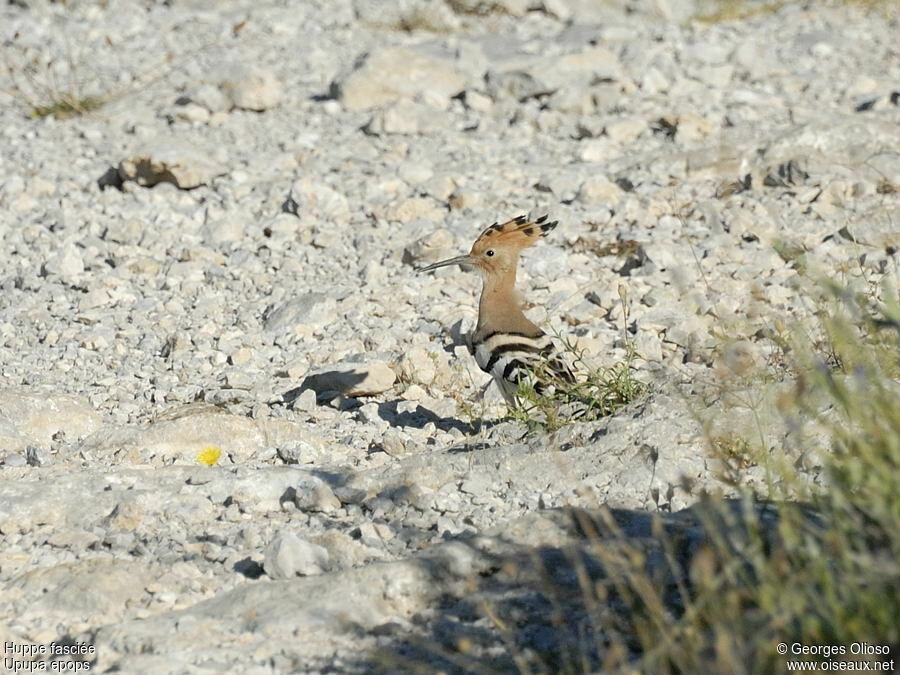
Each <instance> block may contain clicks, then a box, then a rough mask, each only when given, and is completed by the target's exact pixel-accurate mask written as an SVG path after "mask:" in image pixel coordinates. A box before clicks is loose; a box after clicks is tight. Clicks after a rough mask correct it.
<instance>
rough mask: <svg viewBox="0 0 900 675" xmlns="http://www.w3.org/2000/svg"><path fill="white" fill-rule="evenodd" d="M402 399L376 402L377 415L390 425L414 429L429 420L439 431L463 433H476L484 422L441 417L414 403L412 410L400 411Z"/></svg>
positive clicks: (419, 427)
mask: <svg viewBox="0 0 900 675" xmlns="http://www.w3.org/2000/svg"><path fill="white" fill-rule="evenodd" d="M402 402H404V401H403V399H394V400H393V401H385V402H384V403H379V404H378V415H379V417H381V419H383V420H384V421H385V422H387V423H388V424H390V425H391V426H392V427H412V428H414V429H422V428H424V427H425V425H426V424H428V423H429V422H430V423H432V424H434V426H435V427H437V428H438V429H440V430H441V431H450V430H451V429H457V430H459V431H461V432H462V433H464V434H472V433H477V431H478V429H479V428H480V426H482V425H483V424H484V422H479V423H474V424H473V423H469V422H463V421H462V420H459V419H457V418H455V417H441V416H440V415H438V414H437V413H436V412H434V411H433V410H429V409H428V408H426V407H424V406H422V405H416V407H415V409H414V410H404V411H402V412H401V411H400V403H402Z"/></svg>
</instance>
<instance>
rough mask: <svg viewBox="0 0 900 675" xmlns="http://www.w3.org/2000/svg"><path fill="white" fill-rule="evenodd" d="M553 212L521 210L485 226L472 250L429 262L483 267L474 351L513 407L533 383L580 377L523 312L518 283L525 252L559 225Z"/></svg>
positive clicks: (540, 387) (539, 388)
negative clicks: (549, 217) (549, 216)
mask: <svg viewBox="0 0 900 675" xmlns="http://www.w3.org/2000/svg"><path fill="white" fill-rule="evenodd" d="M557 223H558V221H556V220H554V221H550V222H547V216H541V217H540V218H538V219H537V220H530V219H529V218H528V217H527V216H519V217H518V218H513V219H512V220H510V221H508V222H505V223H502V224H499V223H494V224H493V225H491V226H490V227H488V228H487V229H486V230H484V232H482V233H481V234H480V235H479V237H478V238H477V239H476V240H475V243H474V244H473V245H472V250H471V251H469V254H468V255H461V256H457V257H456V258H450V259H449V260H442V261H440V262H436V263H434V264H433V265H429V266H427V267H423V268H422V269H421V270H419V271H420V272H428V271H431V270H434V269H437V268H439V267H446V266H448V265H471V266H473V267H475V269H477V270H478V271H479V272H480V273H481V279H482V288H481V300H480V301H479V303H478V323H477V325H476V326H475V331H474V332H473V333H472V334H471V336H470V339H469V341H468V342H469V352H470V353H471V354H472V355H473V356H474V357H475V361H476V362H477V363H478V366H479V367H480V368H481V369H482V370H483V371H485V372H486V373H490V374H491V376H492V377H493V378H494V382H496V383H497V385H498V387H499V388H500V392H501V393H502V394H503V398H504V400H505V401H506V403H507V405H509V406H510V407H518V405H519V401H518V400H517V396H516V394H517V392H519V391H520V386H521V385H522V384H523V383H526V382H527V383H528V384H529V385H530V386H532V387H533V388H534V391H535V392H536V393H538V394H539V395H544V394H545V393H549V392H550V390H551V387H553V385H554V382H556V383H557V384H558V383H560V382H574V380H575V376H574V374H573V373H572V369H571V368H570V367H569V365H568V364H567V363H566V362H565V360H564V359H563V358H562V355H561V354H559V353H558V352H557V350H556V347H555V346H554V345H553V342H552V341H551V340H550V336H549V335H547V334H546V333H544V331H542V330H541V329H540V328H539V327H538V326H537V325H536V324H534V323H533V322H532V321H530V320H529V319H528V318H527V317H526V316H525V314H524V313H523V312H522V302H523V298H522V295H521V294H520V293H519V291H518V290H517V289H516V269H517V268H518V264H519V254H520V253H521V252H522V250H523V249H526V248H528V247H529V246H532V245H534V244H535V243H537V241H538V240H539V239H540V238H541V237H545V236H547V234H548V233H549V232H550V231H551V230H552V229H553V228H555V227H556V225H557Z"/></svg>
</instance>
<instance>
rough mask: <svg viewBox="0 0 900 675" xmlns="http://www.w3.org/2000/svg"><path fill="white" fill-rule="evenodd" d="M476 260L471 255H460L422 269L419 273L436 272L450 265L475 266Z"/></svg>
mask: <svg viewBox="0 0 900 675" xmlns="http://www.w3.org/2000/svg"><path fill="white" fill-rule="evenodd" d="M474 264H475V258H473V257H472V256H470V255H459V256H456V257H455V258H450V259H448V260H441V261H440V262H436V263H433V264H431V265H429V266H428V267H422V268H420V269H419V272H430V271H431V270H436V269H437V268H438V267H448V266H450V265H474Z"/></svg>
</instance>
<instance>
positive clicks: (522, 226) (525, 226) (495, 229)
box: [471, 216, 559, 255]
mask: <svg viewBox="0 0 900 675" xmlns="http://www.w3.org/2000/svg"><path fill="white" fill-rule="evenodd" d="M547 218H548V216H541V217H540V218H538V219H537V220H531V219H530V218H529V217H528V216H519V217H518V218H513V219H512V220H508V221H506V222H505V223H494V224H493V225H491V226H490V227H488V228H486V229H485V230H484V232H482V233H481V234H480V235H478V239H476V240H475V243H474V244H472V253H471V254H472V255H479V254H481V253H482V252H484V251H486V250H487V249H490V248H493V247H509V248H510V249H513V250H516V251H521V250H522V249H523V248H528V247H529V246H533V245H534V244H535V243H537V240H538V239H540V238H541V237H546V236H547V233H548V232H550V231H551V230H552V229H553V228H554V227H556V225H557V224H558V223H559V221H558V220H553V221H550V222H547Z"/></svg>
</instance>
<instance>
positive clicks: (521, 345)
mask: <svg viewBox="0 0 900 675" xmlns="http://www.w3.org/2000/svg"><path fill="white" fill-rule="evenodd" d="M472 346H473V351H474V354H475V360H476V361H477V363H478V366H479V367H480V368H481V369H482V370H483V371H485V372H486V373H490V374H491V375H492V376H493V378H494V381H495V382H496V383H497V385H498V386H499V387H500V391H501V393H502V394H503V398H504V399H505V400H506V402H507V404H508V405H510V406H516V405H517V402H516V393H517V392H518V391H519V387H520V386H521V384H523V383H528V384H529V385H531V386H532V387H533V388H534V390H535V392H537V393H538V394H540V395H544V394H547V393H551V392H550V388H551V387H552V386H553V381H554V380H556V381H565V382H572V381H574V379H575V376H574V375H573V374H572V370H571V368H570V367H569V365H568V364H567V363H566V362H565V360H564V359H563V358H562V356H561V355H560V354H559V353H558V352H557V350H556V347H555V346H554V345H553V342H552V341H551V340H550V337H549V336H548V335H544V334H541V335H538V336H536V337H534V336H528V335H524V334H521V333H507V332H496V333H491V334H489V335H487V336H486V337H485V338H484V339H483V340H481V341H478V342H474V343H473V345H472Z"/></svg>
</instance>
